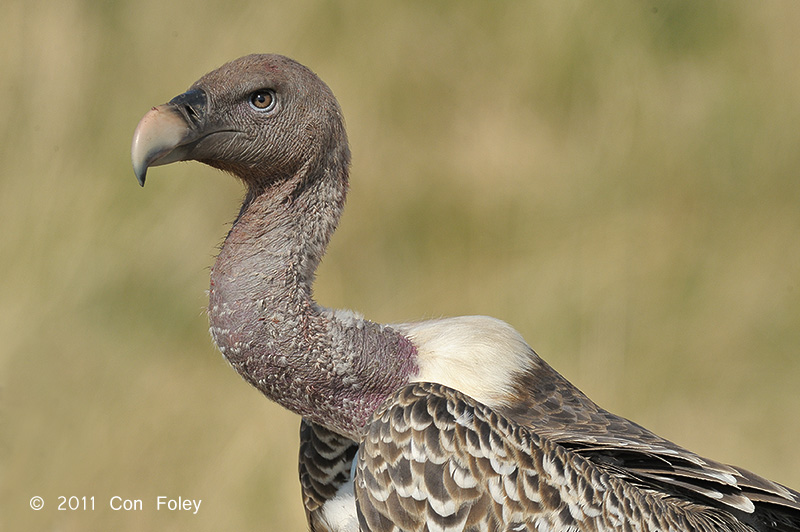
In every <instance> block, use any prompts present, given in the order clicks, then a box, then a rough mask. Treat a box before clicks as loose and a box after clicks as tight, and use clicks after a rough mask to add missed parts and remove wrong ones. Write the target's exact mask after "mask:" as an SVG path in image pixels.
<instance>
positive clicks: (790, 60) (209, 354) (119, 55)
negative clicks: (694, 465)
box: [0, 0, 800, 531]
mask: <svg viewBox="0 0 800 532" xmlns="http://www.w3.org/2000/svg"><path fill="white" fill-rule="evenodd" d="M3 11H4V13H5V21H4V22H3V23H2V26H3V31H2V32H0V42H2V52H0V87H2V95H3V98H2V99H0V116H2V117H3V120H2V124H1V125H0V135H2V137H1V138H0V170H1V171H2V175H0V213H2V215H1V216H2V230H1V231H0V247H1V248H2V250H3V251H2V254H1V255H0V267H2V271H3V272H4V274H3V276H2V278H0V335H2V339H3V342H2V347H0V379H2V380H1V382H2V390H1V391H0V401H1V402H0V405H1V406H0V409H1V410H0V415H1V416H2V424H1V425H0V426H1V427H2V434H0V445H1V447H0V449H1V452H2V456H3V460H2V467H1V468H0V478H1V479H2V484H0V527H2V529H3V530H53V531H84V530H119V531H126V530H196V531H204V530H220V529H224V530H270V531H282V530H305V523H304V517H303V512H302V506H301V503H300V497H299V484H298V481H297V478H296V476H297V475H296V460H295V455H296V452H297V439H298V438H297V426H298V422H299V420H298V419H297V417H296V416H294V415H293V414H289V413H287V412H285V411H283V410H281V409H280V408H279V407H277V406H275V405H273V404H271V403H269V402H268V401H267V400H265V399H264V398H262V397H261V396H260V395H259V394H258V393H257V392H255V391H254V390H252V389H250V388H249V387H248V386H247V385H246V384H245V383H244V382H243V381H241V380H240V379H239V377H238V376H237V375H236V374H235V373H234V372H233V371H232V370H231V369H230V368H228V367H227V365H226V363H225V362H224V361H223V360H222V357H221V356H220V355H219V354H218V352H217V351H216V350H215V348H214V347H213V345H212V343H211V341H210V339H209V335H208V333H207V321H206V316H205V314H204V307H205V304H206V296H205V293H204V291H205V289H206V288H207V284H208V267H209V265H210V264H211V263H212V261H213V257H214V254H215V250H216V246H217V245H218V244H219V243H220V242H221V239H222V237H223V236H224V234H225V232H226V230H227V224H228V223H229V222H230V221H231V220H232V218H233V216H234V215H235V213H236V211H237V208H238V204H239V200H240V197H241V194H242V191H241V187H240V186H239V184H238V183H236V182H234V181H233V180H232V179H230V178H228V177H226V176H224V175H221V174H219V173H218V172H215V171H213V170H211V169H208V168H205V167H202V166H201V165H199V164H197V163H191V164H182V165H172V166H169V167H164V168H158V169H155V170H154V171H152V172H151V173H150V176H149V180H148V186H147V188H146V189H144V190H140V189H139V187H138V186H137V184H136V181H135V179H134V177H133V173H132V170H131V168H130V161H129V145H130V138H131V134H132V132H133V129H134V127H135V125H136V123H137V121H138V120H139V118H140V117H141V116H142V115H143V114H144V113H145V112H146V111H147V109H148V108H149V107H150V106H152V105H156V104H159V103H162V102H165V101H167V100H169V99H170V98H172V97H173V96H175V95H176V94H178V93H180V92H182V91H183V90H184V89H185V88H186V87H188V86H189V85H190V84H191V83H192V82H193V81H194V80H195V79H197V78H198V77H199V76H200V75H202V74H203V73H205V72H207V71H209V70H211V69H213V68H215V67H217V66H219V65H220V64H222V63H223V62H225V61H227V60H230V59H232V58H235V57H238V56H240V55H243V54H246V53H251V52H264V51H272V52H280V53H284V54H286V55H289V56H292V57H294V58H295V59H297V60H299V61H301V62H303V63H305V64H307V65H308V66H310V67H311V68H312V69H313V70H315V71H316V72H317V73H318V74H319V75H320V76H321V77H322V78H323V79H324V80H326V81H327V82H328V84H329V85H330V86H331V87H332V88H333V90H334V92H335V93H336V94H337V96H338V98H339V99H340V102H341V104H342V107H343V109H344V113H345V116H346V119H347V122H348V127H349V135H350V140H351V146H352V149H353V155H354V157H353V160H354V163H353V169H352V190H351V194H350V197H349V203H348V209H347V211H346V213H345V216H344V219H343V221H342V224H341V227H340V230H339V232H338V233H337V235H336V236H335V237H334V240H333V243H332V246H331V249H330V252H329V254H328V256H327V258H326V260H325V261H324V263H323V265H322V267H321V270H320V272H319V280H318V283H317V285H316V292H317V297H318V300H319V301H320V302H321V303H323V304H325V305H328V306H334V307H350V308H354V309H357V310H359V311H361V312H363V313H364V314H366V315H367V316H368V317H370V318H372V319H375V320H379V321H383V322H392V321H401V320H409V319H416V318H424V317H436V316H442V315H461V314H489V315H493V316H496V317H499V318H502V319H504V320H506V321H508V322H510V323H511V324H512V325H514V326H515V327H516V328H517V329H518V330H520V331H521V332H522V333H523V335H524V336H525V337H526V338H527V339H528V341H529V342H530V343H531V345H532V346H533V347H534V348H535V349H536V350H537V351H538V352H539V353H540V354H541V355H542V356H543V357H544V358H545V359H547V360H548V361H549V362H550V363H551V364H552V365H553V366H555V367H556V368H557V369H558V370H559V371H561V372H562V373H563V374H564V375H566V376H567V377H568V378H569V379H570V380H572V381H573V382H574V383H575V384H576V385H578V386H579V387H580V388H582V389H583V390H584V391H585V392H587V393H588V394H589V396H591V397H592V398H594V399H595V400H596V401H597V402H598V403H600V404H601V405H603V406H604V407H606V408H608V409H610V410H612V411H614V412H616V413H619V414H622V415H625V416H627V417H629V418H631V419H633V420H635V421H637V422H639V423H641V424H643V425H645V426H647V427H648V428H650V429H652V430H654V431H656V432H657V433H659V434H661V435H663V436H666V437H668V438H670V439H672V440H674V441H676V442H677V443H680V444H682V445H684V446H686V447H688V448H690V449H692V450H694V451H697V452H699V453H700V454H703V455H707V456H709V457H713V458H715V459H718V460H721V461H725V462H729V463H735V464H737V465H740V466H742V467H745V468H748V469H751V470H753V471H755V472H758V473H759V474H762V475H764V476H767V477H769V478H772V479H775V480H778V481H780V482H782V483H785V484H787V485H790V486H793V487H795V488H800V463H799V462H798V458H797V449H798V445H800V415H798V414H799V413H800V386H799V385H800V359H799V358H798V347H800V285H799V284H798V282H799V281H800V180H799V179H798V168H800V149H798V146H800V127H799V126H798V124H800V97H799V96H798V95H800V68H798V63H797V50H798V49H800V34H799V33H798V32H797V28H798V27H799V26H800V5H798V4H797V3H795V2H789V1H779V2H771V3H767V4H764V3H753V2H749V3H748V2H725V3H723V2H704V3H699V2H691V3H690V2H677V1H652V0H651V1H644V2H624V1H623V2H614V3H602V4H600V3H588V2H573V1H563V2H557V3H556V2H541V3H540V2H521V1H520V2H505V3H491V4H490V3H477V2H476V3H467V2H456V1H444V2H435V3H433V2H421V1H416V2H406V3H402V4H401V3H382V2H366V1H347V2H317V1H297V2H291V3H289V2H286V3H278V2H233V3H231V2H222V1H210V2H206V3H203V4H202V5H200V4H196V3H189V2H182V1H179V2H171V3H167V2H156V1H153V0H137V1H136V2H133V1H128V0H119V1H110V2H89V1H78V0H63V1H61V2H58V3H57V4H56V3H53V2H47V1H43V0H5V1H4V2H3ZM34 495H39V496H42V497H44V499H45V508H44V509H43V510H42V511H39V512H33V511H32V510H30V509H29V507H28V501H29V499H30V498H31V497H32V496H34ZM59 495H65V496H70V495H76V496H84V495H86V496H92V495H94V496H95V507H96V509H95V510H94V511H93V512H89V511H75V512H68V511H67V512H64V511H61V512H60V511H57V510H56V509H55V507H56V505H57V497H58V496H59ZM115 495H118V496H121V497H123V498H131V499H142V500H143V504H144V510H143V511H141V512H128V513H126V512H114V511H111V510H110V509H109V508H108V500H109V499H110V498H111V497H112V496H115ZM159 495H167V496H171V497H177V496H182V497H184V498H193V499H202V501H203V502H202V505H201V508H200V512H199V513H198V515H191V514H189V513H188V512H182V513H177V512H165V511H160V512H159V511H156V510H155V507H154V503H155V498H156V497H157V496H159Z"/></svg>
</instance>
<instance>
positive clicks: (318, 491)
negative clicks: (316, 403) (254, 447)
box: [300, 418, 358, 532]
mask: <svg viewBox="0 0 800 532" xmlns="http://www.w3.org/2000/svg"><path fill="white" fill-rule="evenodd" d="M357 450H358V444H357V443H356V442H354V441H353V440H350V439H348V438H345V437H344V436H342V435H340V434H337V433H335V432H333V431H331V430H328V429H326V428H325V427H323V426H321V425H317V424H316V423H313V422H311V421H309V420H307V419H305V418H304V419H303V420H302V421H301V423H300V486H301V488H302V490H303V506H305V510H306V518H307V519H308V524H309V527H310V528H311V530H312V531H315V532H316V531H320V532H321V531H323V530H325V527H323V526H322V525H321V523H320V515H319V514H320V510H321V509H322V506H323V505H324V504H325V502H326V501H327V500H329V499H330V498H332V497H333V496H334V495H335V494H336V491H337V490H338V489H339V488H340V487H341V486H342V485H343V484H345V483H346V482H349V481H350V480H351V479H350V471H351V469H352V464H353V458H354V457H355V455H356V451H357Z"/></svg>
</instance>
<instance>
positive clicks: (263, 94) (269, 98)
mask: <svg viewBox="0 0 800 532" xmlns="http://www.w3.org/2000/svg"><path fill="white" fill-rule="evenodd" d="M274 100H275V98H274V96H273V95H272V91H266V90H261V91H257V92H254V93H253V94H252V95H251V96H250V104H251V105H252V106H253V107H255V108H256V109H269V108H270V107H272V103H273V102H274Z"/></svg>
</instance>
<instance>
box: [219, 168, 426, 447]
mask: <svg viewBox="0 0 800 532" xmlns="http://www.w3.org/2000/svg"><path fill="white" fill-rule="evenodd" d="M320 174H321V175H317V176H313V175H312V176H310V177H309V176H307V175H302V174H300V175H297V176H295V177H294V178H292V179H289V180H285V181H281V182H275V183H271V184H270V183H269V182H267V184H266V185H263V186H251V187H250V189H249V190H248V195H247V198H246V199H245V202H244V205H243V206H242V210H241V212H240V214H239V217H238V218H237V220H236V221H235V222H234V225H233V228H232V229H231V231H230V233H229V234H228V237H227V238H226V240H225V243H224V244H223V246H222V249H221V251H220V254H219V256H218V257H217V261H216V263H215V265H214V267H213V269H212V273H211V288H210V291H209V321H210V324H211V335H212V337H213V338H214V341H215V342H216V344H217V345H218V346H219V349H220V351H222V354H223V355H224V356H225V358H226V359H227V360H228V362H230V364H231V365H232V366H233V367H234V368H235V369H236V371H238V372H239V374H240V375H241V376H242V377H244V379H245V380H247V381H248V382H250V384H252V385H253V386H255V387H256V388H258V389H259V390H261V391H262V392H263V393H264V394H265V395H266V396H267V397H269V398H270V399H272V400H273V401H275V402H277V403H279V404H281V405H282V406H284V407H286V408H288V409H289V410H292V411H294V412H296V413H297V414H300V415H301V416H304V417H306V418H308V419H310V420H312V421H314V422H316V423H319V424H321V425H323V426H325V427H327V428H329V429H331V430H333V431H335V432H338V433H340V434H342V435H345V436H348V437H350V438H352V439H354V440H358V439H360V436H361V435H362V433H363V430H364V427H365V426H366V424H367V422H368V421H369V418H370V416H371V415H372V413H373V412H374V411H375V410H376V409H377V407H378V406H380V404H381V403H382V402H383V401H384V400H385V399H386V398H387V397H388V396H389V395H390V394H391V393H393V392H394V391H395V390H397V389H398V388H399V387H401V386H402V385H404V384H406V383H407V382H408V381H409V377H410V376H412V375H414V374H416V372H417V371H418V370H417V367H416V362H415V359H416V352H415V349H414V346H413V345H412V344H411V342H410V341H409V340H408V339H407V338H406V337H405V336H403V335H402V334H400V333H398V332H397V331H395V330H393V329H391V328H390V327H387V326H383V325H380V324H376V323H373V322H370V321H368V320H365V319H363V318H361V317H360V316H357V315H355V314H354V313H352V312H349V311H334V310H330V309H326V308H324V307H321V306H319V305H318V304H317V303H316V302H315V301H314V300H313V299H312V291H311V285H312V282H313V279H314V272H315V270H316V268H317V266H318V264H319V262H320V260H321V258H322V255H323V253H324V252H325V247H326V246H327V244H328V240H329V238H330V235H331V233H332V232H333V230H334V229H335V226H336V223H337V222H338V219H339V216H340V214H341V210H342V207H343V205H344V196H345V191H346V187H347V184H346V183H347V175H346V170H338V171H336V170H335V169H334V170H331V169H328V170H323V171H322V172H320Z"/></svg>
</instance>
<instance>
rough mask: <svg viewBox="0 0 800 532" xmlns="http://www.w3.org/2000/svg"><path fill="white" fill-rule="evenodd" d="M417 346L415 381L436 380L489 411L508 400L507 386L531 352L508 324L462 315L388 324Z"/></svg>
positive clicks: (509, 396) (484, 317)
mask: <svg viewBox="0 0 800 532" xmlns="http://www.w3.org/2000/svg"><path fill="white" fill-rule="evenodd" d="M392 328H394V329H396V330H398V331H400V332H402V333H403V334H405V335H407V336H408V337H409V338H410V339H411V341H412V342H413V343H414V345H415V346H416V347H417V353H418V354H419V358H418V360H417V363H418V364H419V375H417V376H416V377H415V378H414V379H413V381H414V382H436V383H439V384H443V385H445V386H448V387H450V388H454V389H456V390H459V391H461V392H463V393H465V394H467V395H469V396H470V397H472V398H474V399H476V400H478V401H480V402H482V403H484V404H485V405H487V406H489V407H496V406H498V405H504V404H508V403H509V402H513V398H512V397H511V393H512V391H511V387H510V383H511V382H512V381H513V378H514V377H515V376H516V375H518V374H520V373H521V372H523V371H525V370H526V369H527V368H529V367H530V365H531V362H532V360H533V357H535V356H536V355H535V354H534V353H533V351H532V350H531V348H530V347H529V346H528V344H526V343H525V340H523V339H522V336H521V335H520V334H519V333H518V332H517V331H515V330H514V329H513V328H512V327H511V326H510V325H509V324H507V323H505V322H503V321H500V320H498V319H495V318H490V317H488V316H461V317H457V318H443V319H438V320H429V321H422V322H417V323H402V324H399V325H392Z"/></svg>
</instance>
